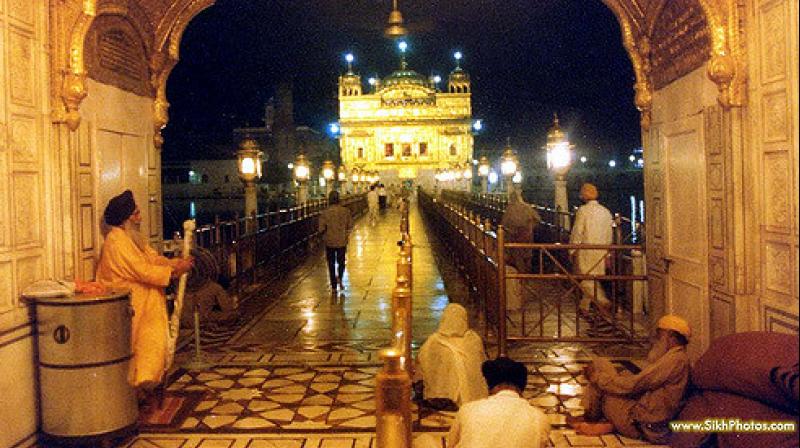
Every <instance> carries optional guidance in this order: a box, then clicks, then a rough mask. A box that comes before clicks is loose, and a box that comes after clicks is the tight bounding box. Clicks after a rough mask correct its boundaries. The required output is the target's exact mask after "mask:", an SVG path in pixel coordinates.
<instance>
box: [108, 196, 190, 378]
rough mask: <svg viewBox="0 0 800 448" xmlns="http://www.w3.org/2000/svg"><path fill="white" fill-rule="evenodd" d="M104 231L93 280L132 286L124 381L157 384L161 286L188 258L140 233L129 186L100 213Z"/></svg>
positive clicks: (163, 348) (161, 365) (163, 342)
mask: <svg viewBox="0 0 800 448" xmlns="http://www.w3.org/2000/svg"><path fill="white" fill-rule="evenodd" d="M104 219H105V222H106V224H108V225H109V226H110V228H111V230H110V231H109V232H108V234H107V235H106V239H105V242H104V243H103V249H102V252H101V254H100V262H99V263H98V265H97V272H96V279H97V281H98V282H100V283H102V284H103V285H104V286H106V287H109V288H112V289H130V291H131V306H132V307H133V325H132V332H131V339H132V340H131V345H132V349H133V359H132V360H131V364H130V370H129V373H128V381H129V382H130V384H131V385H133V386H134V387H136V388H138V389H140V390H149V389H152V388H154V387H155V386H157V385H158V384H160V383H161V381H162V379H163V376H164V373H165V369H166V365H165V363H166V358H167V307H166V297H165V296H164V287H165V286H167V284H169V281H170V278H176V277H178V276H180V275H181V274H182V273H184V272H188V271H189V269H191V267H192V262H191V261H188V260H182V259H174V260H171V259H168V258H165V257H163V256H161V255H158V254H157V253H156V251H155V250H153V248H151V247H150V246H149V245H147V243H145V242H144V241H143V238H141V236H140V234H139V233H138V230H137V228H138V226H139V225H140V223H141V221H142V217H141V213H140V211H139V208H138V207H136V203H135V202H134V200H133V194H132V193H131V191H130V190H127V191H125V192H124V193H122V194H121V195H119V196H117V197H115V198H113V199H111V201H109V203H108V206H107V207H106V211H105V214H104Z"/></svg>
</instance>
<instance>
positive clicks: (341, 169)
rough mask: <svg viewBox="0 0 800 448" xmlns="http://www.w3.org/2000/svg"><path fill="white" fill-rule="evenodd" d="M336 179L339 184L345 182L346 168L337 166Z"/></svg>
mask: <svg viewBox="0 0 800 448" xmlns="http://www.w3.org/2000/svg"><path fill="white" fill-rule="evenodd" d="M336 178H337V179H338V180H339V182H347V168H345V167H344V165H339V169H338V170H337V171H336Z"/></svg>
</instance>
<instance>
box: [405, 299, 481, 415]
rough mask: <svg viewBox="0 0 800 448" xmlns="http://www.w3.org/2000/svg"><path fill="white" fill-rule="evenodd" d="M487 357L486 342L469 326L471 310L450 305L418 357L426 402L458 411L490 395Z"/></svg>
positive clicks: (433, 405) (418, 369)
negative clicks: (484, 369) (484, 367)
mask: <svg viewBox="0 0 800 448" xmlns="http://www.w3.org/2000/svg"><path fill="white" fill-rule="evenodd" d="M485 360H486V355H485V353H484V350H483V341H482V340H481V337H480V336H478V334H477V333H475V332H474V331H472V330H470V329H469V323H468V320H467V310H466V309H465V308H464V307H463V306H461V305H459V304H457V303H451V304H449V305H447V307H445V309H444V311H443V312H442V320H441V321H440V322H439V328H437V330H436V332H435V333H433V334H432V335H430V337H428V339H427V340H426V341H425V343H424V344H422V347H421V348H420V351H419V356H418V359H417V369H416V375H417V378H421V379H422V381H423V384H424V386H423V390H424V392H423V395H424V397H425V400H426V404H428V405H429V406H431V407H433V408H436V409H450V410H455V409H456V406H461V405H463V404H464V403H468V402H470V401H473V400H478V399H481V398H486V393H487V388H486V382H485V381H484V379H483V376H481V363H482V362H483V361H485Z"/></svg>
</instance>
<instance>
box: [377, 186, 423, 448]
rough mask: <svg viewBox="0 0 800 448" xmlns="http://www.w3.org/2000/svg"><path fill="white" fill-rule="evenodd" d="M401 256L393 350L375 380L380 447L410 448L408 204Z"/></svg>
mask: <svg viewBox="0 0 800 448" xmlns="http://www.w3.org/2000/svg"><path fill="white" fill-rule="evenodd" d="M400 213H401V217H400V235H401V239H400V241H398V245H399V246H400V253H399V255H398V258H397V275H396V278H395V287H394V289H393V290H392V340H391V347H389V348H386V349H383V350H381V352H380V356H381V359H382V360H383V370H381V371H380V372H378V375H377V376H376V378H375V417H376V421H375V432H376V437H375V438H376V442H377V448H411V378H412V376H413V371H414V370H413V369H414V365H413V357H412V353H411V340H412V333H411V323H412V316H411V312H412V285H413V274H412V273H413V269H412V255H411V254H412V244H411V235H410V233H409V220H408V203H407V202H405V200H404V202H403V203H402V204H401V206H400Z"/></svg>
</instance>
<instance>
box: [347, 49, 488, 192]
mask: <svg viewBox="0 0 800 448" xmlns="http://www.w3.org/2000/svg"><path fill="white" fill-rule="evenodd" d="M437 84H438V83H437V82H436V80H434V79H432V78H431V79H429V78H426V77H424V76H422V75H420V74H419V73H417V72H415V71H413V70H410V69H408V68H407V67H406V66H405V63H403V64H402V67H401V69H400V70H397V71H395V72H393V73H392V74H391V75H389V76H387V77H385V78H383V79H380V80H378V79H374V78H373V79H371V80H370V82H369V83H368V85H369V89H370V91H369V92H368V93H365V92H363V90H362V80H361V77H360V76H359V75H357V74H355V73H353V71H352V70H348V72H347V73H345V74H344V75H342V76H340V77H339V125H340V132H341V136H340V147H341V159H342V161H343V163H344V164H345V165H346V166H347V167H348V168H351V169H352V168H357V169H358V170H359V171H363V170H366V171H376V172H378V174H379V176H380V178H381V179H382V180H383V181H384V183H393V182H397V181H400V180H406V179H411V180H413V181H414V182H415V183H416V184H418V185H428V186H432V185H433V183H434V174H435V172H436V170H437V169H446V168H451V167H453V166H455V165H461V166H464V164H466V163H470V162H471V161H472V148H473V137H472V105H471V91H470V90H471V89H470V79H469V75H468V74H467V73H466V72H465V71H464V70H463V69H462V68H461V67H460V66H459V67H456V69H455V70H453V72H452V73H450V76H449V78H448V80H447V86H446V89H443V90H440V89H439V88H437Z"/></svg>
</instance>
